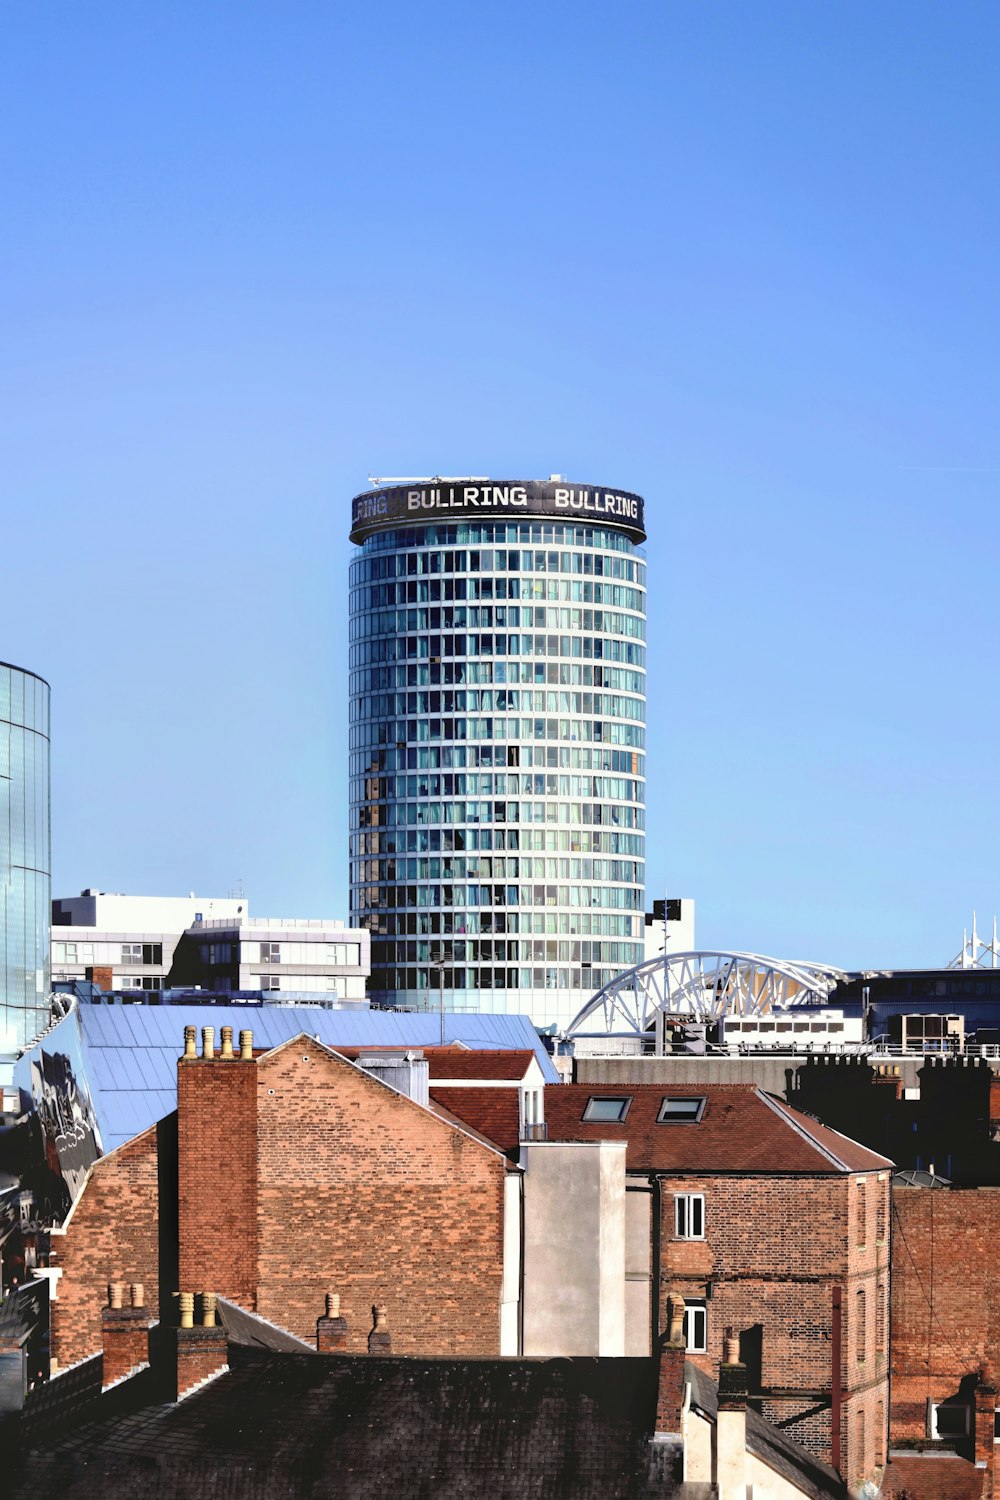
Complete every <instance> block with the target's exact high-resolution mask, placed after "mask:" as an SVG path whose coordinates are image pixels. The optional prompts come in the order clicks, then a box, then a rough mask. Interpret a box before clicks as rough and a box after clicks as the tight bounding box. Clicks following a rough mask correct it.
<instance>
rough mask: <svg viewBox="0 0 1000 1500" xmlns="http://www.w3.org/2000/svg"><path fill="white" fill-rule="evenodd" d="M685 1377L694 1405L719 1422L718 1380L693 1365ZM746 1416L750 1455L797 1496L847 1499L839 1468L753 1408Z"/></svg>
mask: <svg viewBox="0 0 1000 1500" xmlns="http://www.w3.org/2000/svg"><path fill="white" fill-rule="evenodd" d="M684 1378H685V1379H686V1380H687V1381H688V1382H689V1383H690V1385H691V1400H692V1404H693V1405H695V1406H697V1407H699V1408H700V1409H701V1410H702V1411H703V1412H704V1413H705V1415H706V1416H707V1417H709V1418H710V1419H711V1420H712V1421H713V1422H714V1421H716V1420H717V1419H718V1415H719V1388H718V1386H717V1385H716V1383H715V1381H714V1380H711V1379H710V1378H709V1376H707V1375H706V1374H705V1372H704V1371H703V1370H700V1369H698V1367H697V1365H693V1364H691V1363H686V1364H685V1366H684ZM746 1417H747V1452H748V1453H752V1454H753V1455H754V1456H755V1457H756V1458H759V1459H760V1460H761V1461H762V1462H763V1463H765V1464H767V1466H768V1468H769V1469H773V1470H774V1472H775V1473H776V1474H780V1475H781V1476H782V1477H783V1478H784V1479H787V1480H788V1481H789V1483H790V1484H792V1485H794V1486H795V1490H796V1493H798V1494H800V1495H805V1496H808V1497H809V1500H847V1497H848V1493H849V1492H848V1489H847V1486H846V1485H845V1483H844V1481H843V1480H842V1479H841V1477H840V1475H839V1474H838V1473H837V1471H836V1469H832V1468H831V1467H830V1465H829V1464H825V1463H823V1461H822V1460H821V1459H818V1458H817V1457H816V1455H815V1454H813V1453H810V1452H809V1451H808V1449H806V1448H803V1447H802V1445H801V1443H797V1442H796V1441H795V1439H794V1438H792V1437H789V1435H788V1433H787V1432H783V1431H782V1429H781V1428H780V1427H774V1426H772V1424H771V1423H770V1422H766V1421H765V1420H764V1418H763V1417H761V1416H759V1415H758V1414H757V1412H755V1411H754V1410H753V1409H752V1408H751V1407H747V1414H746ZM754 1493H756V1486H755V1487H754Z"/></svg>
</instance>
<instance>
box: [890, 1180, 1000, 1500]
mask: <svg viewBox="0 0 1000 1500" xmlns="http://www.w3.org/2000/svg"><path fill="white" fill-rule="evenodd" d="M998 1244H1000V1189H997V1188H977V1189H948V1188H944V1189H934V1188H899V1189H897V1190H895V1191H894V1193H893V1230H892V1368H891V1382H892V1406H891V1412H890V1445H891V1448H892V1450H893V1459H892V1463H891V1464H890V1472H892V1471H893V1470H895V1471H896V1474H897V1475H898V1474H899V1473H900V1472H902V1471H904V1470H905V1471H906V1472H907V1473H908V1474H909V1475H910V1478H909V1486H910V1493H912V1494H913V1495H914V1496H918V1495H919V1496H923V1495H930V1494H933V1493H941V1494H944V1493H948V1494H951V1493H952V1492H955V1493H959V1484H962V1485H963V1486H964V1488H965V1490H967V1491H968V1493H969V1494H975V1495H976V1496H979V1495H982V1496H983V1497H986V1500H993V1496H994V1495H997V1494H1000V1483H996V1482H995V1480H994V1454H995V1453H996V1451H997V1450H996V1447H995V1446H994V1443H995V1438H1000V1396H998V1395H997V1390H996V1385H997V1377H998V1374H1000V1292H998V1290H997V1284H996V1257H997V1245H998ZM906 1450H917V1451H919V1452H920V1455H921V1463H920V1464H916V1461H915V1460H913V1459H910V1460H909V1461H907V1459H906V1456H905V1453H906ZM930 1455H934V1456H935V1457H936V1459H937V1462H936V1463H935V1465H930V1464H929V1456H930ZM942 1465H944V1467H943V1468H942ZM970 1471H971V1472H970ZM942 1473H943V1474H944V1475H945V1476H946V1479H947V1483H948V1486H949V1487H948V1488H947V1489H943V1488H939V1489H937V1490H935V1489H934V1488H933V1484H934V1483H936V1484H939V1485H941V1484H944V1482H945V1481H944V1480H942V1479H941V1478H940V1477H938V1478H936V1479H934V1481H933V1482H932V1485H931V1488H930V1489H928V1488H926V1487H917V1485H916V1481H917V1480H920V1479H926V1478H927V1477H928V1476H929V1475H931V1474H934V1475H937V1476H940V1474H942ZM977 1475H978V1479H977V1478H976V1476H977ZM970 1486H972V1487H971V1488H970Z"/></svg>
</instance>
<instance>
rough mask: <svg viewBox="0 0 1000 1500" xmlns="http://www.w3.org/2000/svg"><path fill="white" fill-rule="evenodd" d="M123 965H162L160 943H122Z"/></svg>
mask: <svg viewBox="0 0 1000 1500" xmlns="http://www.w3.org/2000/svg"><path fill="white" fill-rule="evenodd" d="M122 963H123V964H162V963H163V944H162V943H122Z"/></svg>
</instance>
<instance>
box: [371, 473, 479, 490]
mask: <svg viewBox="0 0 1000 1500" xmlns="http://www.w3.org/2000/svg"><path fill="white" fill-rule="evenodd" d="M489 477H490V476H489V475H488V474H386V475H383V477H382V478H381V479H376V478H375V475H374V474H369V476H368V483H369V484H373V485H375V486H376V488H377V487H378V486H379V485H380V484H464V483H465V482H466V480H469V479H471V480H472V481H473V482H474V483H475V484H483V483H484V482H485V481H486V480H487V479H489Z"/></svg>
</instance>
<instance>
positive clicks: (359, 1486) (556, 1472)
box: [4, 1344, 662, 1500]
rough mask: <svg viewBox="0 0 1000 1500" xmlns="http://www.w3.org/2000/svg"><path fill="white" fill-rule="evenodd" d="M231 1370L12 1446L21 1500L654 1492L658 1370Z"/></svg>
mask: <svg viewBox="0 0 1000 1500" xmlns="http://www.w3.org/2000/svg"><path fill="white" fill-rule="evenodd" d="M229 1357H230V1365H231V1369H230V1372H229V1373H228V1374H225V1375H222V1376H220V1377H219V1378H218V1379H215V1380H213V1381H211V1382H210V1383H209V1384H207V1385H205V1386H204V1387H202V1389H201V1390H199V1391H197V1392H195V1393H194V1394H192V1395H190V1396H188V1397H187V1398H186V1399H185V1400H184V1401H181V1402H178V1403H176V1404H174V1405H152V1406H145V1407H143V1408H142V1409H140V1410H134V1409H133V1410H131V1411H129V1410H128V1409H125V1410H124V1411H122V1409H121V1408H120V1407H119V1409H118V1414H117V1415H116V1416H113V1417H110V1418H105V1419H104V1420H99V1421H90V1422H88V1423H87V1424H86V1425H84V1426H81V1427H78V1428H76V1429H75V1430H66V1429H64V1430H63V1431H62V1434H61V1435H60V1434H59V1433H58V1432H53V1433H52V1434H51V1435H50V1436H49V1438H48V1440H47V1441H46V1440H45V1439H41V1441H40V1439H39V1436H38V1435H35V1436H34V1437H33V1438H32V1440H31V1443H28V1442H25V1443H24V1444H23V1445H21V1446H20V1447H18V1445H17V1443H16V1440H15V1442H14V1443H13V1444H11V1446H10V1447H8V1448H7V1449H6V1451H5V1475H4V1477H5V1481H6V1483H7V1485H8V1488H7V1489H6V1491H5V1493H6V1495H7V1497H8V1500H29V1497H30V1500H37V1497H38V1496H41V1495H58V1496H59V1497H60V1500H93V1497H94V1496H98V1495H120V1496H131V1495H140V1494H141V1495H142V1496H143V1500H181V1497H183V1500H217V1497H219V1496H220V1495H224V1496H225V1497H226V1500H279V1497H280V1500H298V1497H300V1496H301V1497H303V1500H305V1497H308V1500H385V1497H386V1496H394V1495H395V1496H400V1497H405V1500H459V1497H461V1500H480V1497H481V1500H524V1497H525V1496H528V1495H531V1496H538V1497H543V1496H544V1497H545V1500H639V1497H644V1496H647V1495H648V1493H649V1491H648V1490H647V1484H646V1481H647V1472H648V1438H649V1434H650V1432H651V1430H652V1426H653V1419H654V1412H655V1401H656V1372H655V1364H654V1361H653V1360H650V1359H551V1360H516V1361H515V1360H500V1359H496V1360H489V1359H484V1360H450V1359H447V1360H446V1359H440V1360H423V1359H392V1358H389V1359H382V1358H378V1359H376V1358H366V1357H363V1356H361V1357H359V1356H338V1355H324V1356H317V1355H314V1354H313V1355H310V1354H279V1353H271V1352H269V1351H264V1350H261V1349H246V1348H240V1347H239V1346H237V1345H233V1344H230V1349H229ZM43 1442H44V1447H43V1446H42V1443H43ZM32 1444H34V1445H35V1446H34V1447H33V1446H32ZM661 1493H662V1492H661Z"/></svg>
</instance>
